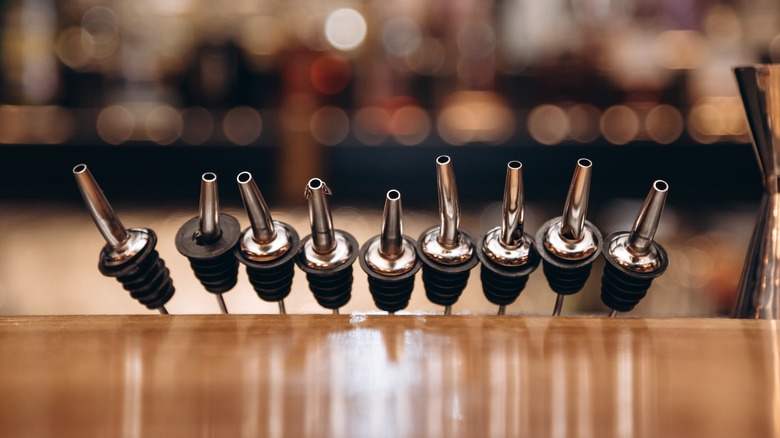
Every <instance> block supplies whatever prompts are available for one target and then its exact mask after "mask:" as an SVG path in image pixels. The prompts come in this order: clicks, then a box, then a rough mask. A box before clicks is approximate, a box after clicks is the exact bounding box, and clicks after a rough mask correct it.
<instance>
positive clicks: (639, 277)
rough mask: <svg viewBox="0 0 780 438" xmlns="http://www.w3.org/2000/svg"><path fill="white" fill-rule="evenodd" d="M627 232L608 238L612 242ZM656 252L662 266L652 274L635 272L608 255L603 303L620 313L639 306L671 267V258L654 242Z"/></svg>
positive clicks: (602, 276) (603, 276)
mask: <svg viewBox="0 0 780 438" xmlns="http://www.w3.org/2000/svg"><path fill="white" fill-rule="evenodd" d="M624 233H625V232H618V233H612V234H610V235H609V236H608V237H607V241H608V242H611V241H612V239H613V238H614V237H616V235H618V234H624ZM653 246H655V250H656V251H657V253H658V256H659V257H660V259H661V266H660V267H659V268H658V269H656V270H655V271H652V272H634V271H631V270H629V269H627V268H624V267H623V266H620V265H619V264H617V262H616V261H615V260H614V259H613V258H612V257H610V256H608V255H607V254H605V255H604V258H605V259H606V260H607V263H606V265H604V272H603V273H602V274H601V301H602V302H603V303H604V304H605V305H606V306H607V307H609V308H610V309H613V310H617V311H618V312H629V311H631V310H633V309H634V307H635V306H636V305H637V304H639V302H640V301H641V300H642V298H644V297H645V295H647V290H648V289H649V288H650V285H651V284H652V283H653V280H654V279H655V278H656V277H659V276H661V274H663V273H664V272H665V271H666V268H667V267H668V266H669V256H668V255H667V254H666V250H664V249H663V247H662V246H661V245H658V244H657V243H655V242H653Z"/></svg>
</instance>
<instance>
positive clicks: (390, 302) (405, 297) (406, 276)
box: [359, 236, 422, 313]
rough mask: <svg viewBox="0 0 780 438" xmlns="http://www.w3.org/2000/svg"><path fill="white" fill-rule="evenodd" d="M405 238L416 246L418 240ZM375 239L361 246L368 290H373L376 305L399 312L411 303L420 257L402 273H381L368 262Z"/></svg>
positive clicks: (389, 310)
mask: <svg viewBox="0 0 780 438" xmlns="http://www.w3.org/2000/svg"><path fill="white" fill-rule="evenodd" d="M403 239H404V240H405V241H406V242H407V243H409V244H410V245H411V246H412V248H416V246H417V242H415V241H414V239H412V238H411V237H409V236H403ZM373 240H374V239H369V240H368V241H367V242H366V243H364V244H363V246H362V247H361V248H360V259H359V260H360V267H361V268H363V271H365V272H366V275H368V290H369V292H371V296H372V297H373V298H374V303H375V304H376V307H378V308H379V309H380V310H384V311H385V312H390V313H393V312H397V311H399V310H403V309H405V308H406V307H407V306H408V305H409V300H410V299H411V298H412V290H414V276H415V274H417V271H419V270H420V268H421V267H422V264H421V263H420V258H419V257H418V258H417V261H416V262H415V264H414V266H413V267H412V269H410V270H409V271H408V272H405V273H403V274H401V275H393V276H391V275H384V274H380V273H378V272H376V271H374V270H373V269H371V267H370V266H368V263H366V251H368V246H369V244H370V243H371V242H372V241H373Z"/></svg>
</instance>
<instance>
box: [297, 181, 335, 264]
mask: <svg viewBox="0 0 780 438" xmlns="http://www.w3.org/2000/svg"><path fill="white" fill-rule="evenodd" d="M304 193H305V196H306V199H307V200H308V201H309V223H310V224H311V236H312V237H311V238H312V247H313V249H314V251H315V252H316V253H318V254H330V253H331V252H333V250H334V249H336V236H335V233H334V231H333V217H332V216H331V213H330V207H329V206H328V199H327V197H326V196H327V195H330V194H331V192H330V188H329V187H328V186H327V185H326V184H325V182H324V181H322V180H321V179H319V178H312V179H310V180H309V183H308V184H306V190H305V192H304Z"/></svg>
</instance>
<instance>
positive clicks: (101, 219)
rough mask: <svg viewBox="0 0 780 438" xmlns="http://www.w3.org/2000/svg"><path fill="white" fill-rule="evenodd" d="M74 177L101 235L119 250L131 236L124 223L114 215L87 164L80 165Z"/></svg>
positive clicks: (112, 246)
mask: <svg viewBox="0 0 780 438" xmlns="http://www.w3.org/2000/svg"><path fill="white" fill-rule="evenodd" d="M73 176H74V177H75V178H76V185H77V186H78V188H79V192H81V197H82V198H83V199H84V204H86V206H87V210H88V211H89V214H90V216H92V220H93V221H94V222H95V225H97V227H98V230H100V234H102V235H103V238H104V239H105V240H106V243H107V244H108V246H110V247H111V248H119V247H120V246H122V245H123V244H124V243H125V242H127V240H128V239H129V238H130V236H129V235H128V234H127V230H126V229H125V227H124V225H122V222H120V221H119V218H118V217H117V216H116V213H114V209H113V208H111V204H109V203H108V200H107V199H106V197H105V195H103V191H102V190H101V189H100V186H99V185H98V183H97V181H95V178H94V177H93V176H92V173H91V172H90V171H89V169H88V168H87V165H86V164H79V165H77V166H76V167H74V168H73Z"/></svg>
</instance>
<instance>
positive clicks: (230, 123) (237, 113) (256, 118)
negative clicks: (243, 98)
mask: <svg viewBox="0 0 780 438" xmlns="http://www.w3.org/2000/svg"><path fill="white" fill-rule="evenodd" d="M222 129H223V131H224V132H225V137H227V139H228V140H230V141H231V142H233V143H235V144H237V145H241V146H245V145H248V144H250V143H253V142H254V141H255V140H257V138H258V137H260V132H262V130H263V120H262V119H261V118H260V114H259V113H258V112H257V110H255V109H254V108H250V107H248V106H239V107H236V108H233V109H231V110H230V111H228V112H227V114H225V119H224V120H223V121H222Z"/></svg>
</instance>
